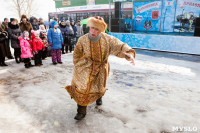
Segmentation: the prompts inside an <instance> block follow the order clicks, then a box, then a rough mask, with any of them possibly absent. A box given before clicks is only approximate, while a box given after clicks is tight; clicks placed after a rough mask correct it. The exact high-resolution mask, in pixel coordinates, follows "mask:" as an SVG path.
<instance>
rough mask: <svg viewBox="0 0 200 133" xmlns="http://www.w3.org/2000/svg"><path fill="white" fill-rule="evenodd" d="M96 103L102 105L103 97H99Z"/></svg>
mask: <svg viewBox="0 0 200 133" xmlns="http://www.w3.org/2000/svg"><path fill="white" fill-rule="evenodd" d="M96 104H97V105H102V97H101V98H99V99H97V101H96Z"/></svg>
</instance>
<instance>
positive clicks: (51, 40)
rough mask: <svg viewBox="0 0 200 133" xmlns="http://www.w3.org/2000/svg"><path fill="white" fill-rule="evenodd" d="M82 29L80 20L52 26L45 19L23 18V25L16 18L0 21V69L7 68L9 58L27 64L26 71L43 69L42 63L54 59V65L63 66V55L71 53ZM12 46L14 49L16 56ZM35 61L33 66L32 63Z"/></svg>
mask: <svg viewBox="0 0 200 133" xmlns="http://www.w3.org/2000/svg"><path fill="white" fill-rule="evenodd" d="M83 34H84V33H83V29H82V26H81V24H80V21H78V22H77V24H76V25H75V21H74V20H71V21H69V20H60V22H58V21H56V20H53V21H51V22H50V25H49V26H46V25H45V24H44V20H43V19H42V18H39V19H37V18H36V17H31V18H30V19H29V18H28V17H27V16H26V15H22V16H21V19H20V22H19V21H18V20H17V19H15V18H10V22H9V19H8V18H5V19H4V21H3V22H1V21H0V66H2V67H3V66H8V65H7V64H6V63H5V59H6V57H7V58H8V59H15V61H16V63H20V62H24V66H25V68H30V67H32V66H34V65H35V66H41V65H43V64H42V60H44V59H46V58H47V57H49V56H51V57H52V63H53V64H54V65H56V64H57V63H60V64H62V60H61V54H65V53H68V52H72V51H73V49H74V47H75V44H76V42H77V40H78V38H79V37H80V36H82V35H83ZM10 46H11V47H12V48H13V49H14V57H13V55H12V53H11V49H10ZM31 60H34V63H35V64H34V65H32V64H31Z"/></svg>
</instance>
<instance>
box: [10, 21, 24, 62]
mask: <svg viewBox="0 0 200 133" xmlns="http://www.w3.org/2000/svg"><path fill="white" fill-rule="evenodd" d="M8 34H9V37H10V39H11V47H12V48H14V56H15V60H16V62H17V63H20V62H21V57H20V55H21V47H20V42H19V39H18V37H19V36H21V34H22V32H21V30H20V28H19V25H18V24H17V20H16V19H14V18H11V21H10V22H9V23H8Z"/></svg>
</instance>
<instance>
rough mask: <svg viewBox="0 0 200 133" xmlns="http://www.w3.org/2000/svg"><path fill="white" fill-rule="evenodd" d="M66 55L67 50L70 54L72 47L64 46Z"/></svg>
mask: <svg viewBox="0 0 200 133" xmlns="http://www.w3.org/2000/svg"><path fill="white" fill-rule="evenodd" d="M65 50H66V53H67V52H68V50H69V51H70V52H72V45H70V46H66V49H65Z"/></svg>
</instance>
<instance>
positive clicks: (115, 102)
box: [0, 52, 200, 133]
mask: <svg viewBox="0 0 200 133" xmlns="http://www.w3.org/2000/svg"><path fill="white" fill-rule="evenodd" d="M152 53H153V52H152ZM191 58H192V57H191ZM62 59H63V63H64V64H58V65H56V66H54V65H52V64H51V58H47V60H44V61H43V64H44V65H43V66H41V67H33V68H30V69H25V68H24V64H23V63H21V64H16V63H15V61H14V60H7V61H6V63H7V64H8V65H9V66H8V67H0V133H180V132H181V133H199V132H200V62H196V61H187V60H180V59H179V60H178V59H172V58H168V57H159V56H150V55H145V54H137V56H136V61H135V63H136V66H131V65H130V64H129V62H127V61H126V60H125V59H120V58H117V57H114V56H110V58H109V61H110V66H111V71H110V76H109V78H108V80H107V88H108V90H107V92H106V94H105V96H104V97H103V105H102V106H99V107H97V106H96V105H95V103H93V104H92V105H90V106H88V110H87V116H86V117H85V118H84V119H83V120H81V121H76V120H74V116H75V115H76V107H77V106H76V103H75V101H74V100H73V99H71V98H70V96H69V95H68V93H67V91H66V90H65V89H63V88H62V86H65V85H69V84H70V82H71V79H72V72H73V64H72V54H65V55H62ZM32 63H33V61H32Z"/></svg>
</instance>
